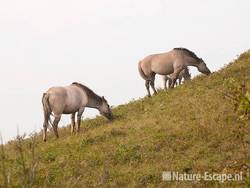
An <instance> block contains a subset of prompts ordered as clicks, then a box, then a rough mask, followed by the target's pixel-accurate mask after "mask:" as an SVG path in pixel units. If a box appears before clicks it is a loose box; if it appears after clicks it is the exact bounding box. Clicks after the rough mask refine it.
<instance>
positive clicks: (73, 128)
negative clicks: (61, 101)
mask: <svg viewBox="0 0 250 188" xmlns="http://www.w3.org/2000/svg"><path fill="white" fill-rule="evenodd" d="M75 115H76V113H72V114H71V134H73V133H74V132H75Z"/></svg>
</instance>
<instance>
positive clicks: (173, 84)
mask: <svg viewBox="0 0 250 188" xmlns="http://www.w3.org/2000/svg"><path fill="white" fill-rule="evenodd" d="M180 72H181V70H178V71H176V72H174V73H173V74H172V75H171V80H172V83H171V86H170V87H171V88H174V86H175V83H176V80H177V78H178V76H179V73H180Z"/></svg>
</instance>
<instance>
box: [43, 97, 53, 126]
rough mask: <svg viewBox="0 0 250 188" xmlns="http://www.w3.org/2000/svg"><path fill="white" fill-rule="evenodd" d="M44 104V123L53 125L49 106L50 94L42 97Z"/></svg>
mask: <svg viewBox="0 0 250 188" xmlns="http://www.w3.org/2000/svg"><path fill="white" fill-rule="evenodd" d="M42 103H43V113H44V122H45V123H46V124H48V123H50V125H51V124H52V123H51V119H50V115H51V109H50V105H49V95H48V93H44V94H43V97H42Z"/></svg>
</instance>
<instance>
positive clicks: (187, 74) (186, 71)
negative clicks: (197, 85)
mask: <svg viewBox="0 0 250 188" xmlns="http://www.w3.org/2000/svg"><path fill="white" fill-rule="evenodd" d="M162 78H163V85H164V89H167V81H168V87H170V86H171V84H172V80H171V75H164V76H162ZM182 79H184V81H187V80H191V74H190V72H189V69H188V67H186V68H185V69H183V70H182V71H181V72H180V74H179V76H178V78H177V80H178V82H177V81H176V82H175V85H176V86H177V85H178V84H179V85H181V82H182Z"/></svg>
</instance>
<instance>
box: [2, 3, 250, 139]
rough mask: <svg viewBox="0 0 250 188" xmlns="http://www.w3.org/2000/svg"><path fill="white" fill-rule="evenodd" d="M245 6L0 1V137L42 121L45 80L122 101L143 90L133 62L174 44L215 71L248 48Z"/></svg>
mask: <svg viewBox="0 0 250 188" xmlns="http://www.w3.org/2000/svg"><path fill="white" fill-rule="evenodd" d="M249 8H250V1H249V0H220V1H218V0H154V1H153V0H91V1H86V0H72V1H66V0H42V1H36V0H22V1H20V0H8V1H7V0H6V1H4V0H0V65H1V67H0V85H1V87H0V93H1V97H0V105H1V108H0V122H1V123H0V132H1V134H2V136H3V138H4V140H5V141H6V140H9V139H11V138H13V137H14V136H15V135H16V134H17V127H18V128H19V132H20V133H23V132H26V133H30V132H32V131H34V130H36V131H39V130H40V129H41V128H42V123H43V114H42V105H41V96H42V93H43V92H45V91H46V90H47V89H48V88H49V87H51V86H55V85H68V84H70V83H72V82H74V81H78V82H81V83H83V84H85V85H87V86H88V87H90V88H91V89H93V90H94V91H95V92H96V93H97V94H99V95H104V96H105V97H106V98H107V99H108V101H109V103H110V104H111V105H118V104H122V103H126V102H128V101H130V100H131V99H133V98H135V99H137V98H139V97H143V96H145V95H146V90H145V88H144V81H143V80H142V79H141V77H140V76H139V74H138V71H137V63H138V61H139V60H140V59H142V58H143V57H145V56H146V55H149V54H152V53H158V52H166V51H169V50H171V49H172V48H174V47H186V48H188V49H190V50H192V51H194V52H195V53H196V54H197V55H198V56H199V57H202V58H203V59H204V60H205V62H206V63H207V66H208V67H209V68H210V69H211V70H212V71H216V70H218V69H219V68H221V67H223V66H224V65H225V64H227V63H228V62H230V61H231V60H233V59H235V58H236V57H237V55H238V54H240V53H241V52H243V51H245V50H247V49H248V48H249V45H250V24H249V20H250V11H249V10H250V9H249ZM192 74H193V75H196V74H197V71H196V70H195V68H193V69H192ZM157 86H158V87H160V86H162V82H161V79H160V77H158V78H157ZM194 92H195V91H194ZM128 113H131V112H128ZM95 114H97V111H96V110H86V112H85V113H84V117H93V116H94V115H95ZM69 122H70V117H69V116H64V118H63V119H62V120H61V122H60V126H63V125H65V124H68V123H69Z"/></svg>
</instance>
